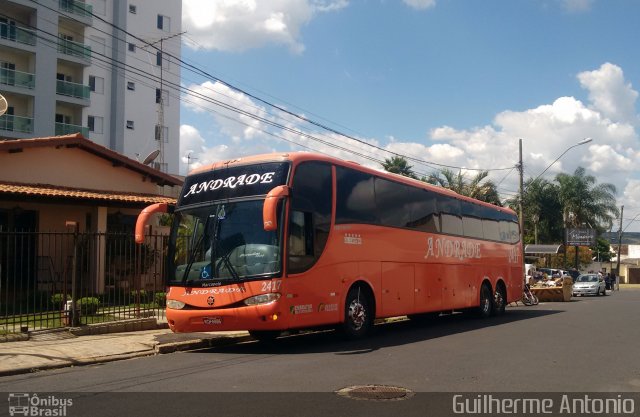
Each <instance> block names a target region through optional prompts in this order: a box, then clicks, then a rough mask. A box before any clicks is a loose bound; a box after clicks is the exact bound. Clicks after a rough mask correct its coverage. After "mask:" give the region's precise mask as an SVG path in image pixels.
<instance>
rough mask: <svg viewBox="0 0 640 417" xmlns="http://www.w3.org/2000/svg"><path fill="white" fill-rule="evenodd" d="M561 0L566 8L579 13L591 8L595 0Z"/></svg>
mask: <svg viewBox="0 0 640 417" xmlns="http://www.w3.org/2000/svg"><path fill="white" fill-rule="evenodd" d="M561 2H562V6H563V7H564V8H565V10H567V11H569V12H572V13H579V12H587V11H589V10H591V7H592V6H593V2H594V0H561Z"/></svg>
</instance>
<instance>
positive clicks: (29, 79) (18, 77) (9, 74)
mask: <svg viewBox="0 0 640 417" xmlns="http://www.w3.org/2000/svg"><path fill="white" fill-rule="evenodd" d="M0 84H3V85H10V86H13V87H22V88H28V89H30V90H31V89H33V88H34V87H35V86H36V75H35V74H30V73H28V72H22V71H16V70H12V69H7V68H0ZM87 88H88V87H87Z"/></svg>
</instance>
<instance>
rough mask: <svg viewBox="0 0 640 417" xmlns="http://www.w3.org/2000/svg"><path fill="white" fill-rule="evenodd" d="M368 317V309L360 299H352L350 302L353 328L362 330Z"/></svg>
mask: <svg viewBox="0 0 640 417" xmlns="http://www.w3.org/2000/svg"><path fill="white" fill-rule="evenodd" d="M366 319H367V311H366V309H365V306H364V305H363V304H362V303H361V302H360V300H359V299H353V300H351V303H350V304H349V321H350V323H351V327H352V328H353V330H356V331H358V330H360V329H362V327H363V326H364V323H365V321H366Z"/></svg>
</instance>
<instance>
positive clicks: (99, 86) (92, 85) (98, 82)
mask: <svg viewBox="0 0 640 417" xmlns="http://www.w3.org/2000/svg"><path fill="white" fill-rule="evenodd" d="M89 90H91V91H92V92H94V93H97V94H104V78H102V77H96V76H95V75H90V76H89Z"/></svg>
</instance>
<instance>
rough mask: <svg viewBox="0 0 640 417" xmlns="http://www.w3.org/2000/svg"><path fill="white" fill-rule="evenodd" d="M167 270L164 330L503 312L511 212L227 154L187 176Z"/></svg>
mask: <svg viewBox="0 0 640 417" xmlns="http://www.w3.org/2000/svg"><path fill="white" fill-rule="evenodd" d="M158 212H173V213H174V217H173V224H172V230H171V235H170V238H169V248H168V256H167V258H168V259H167V267H166V274H167V277H166V282H167V286H168V288H169V289H168V292H167V311H166V315H167V320H168V322H169V326H170V328H171V329H172V330H173V331H174V332H197V331H216V330H248V331H249V332H250V334H251V335H253V336H254V337H256V338H258V339H269V338H273V337H276V336H277V335H279V334H280V333H281V332H282V331H284V330H291V329H308V328H317V327H325V326H338V327H340V328H342V330H344V332H345V333H346V335H347V336H349V337H351V338H357V337H361V336H364V335H366V334H367V333H368V332H369V331H370V329H371V328H372V325H373V322H374V320H375V319H378V318H384V317H392V316H401V315H407V316H409V317H410V318H413V317H422V316H423V315H428V314H434V313H438V312H451V311H454V310H456V311H457V310H466V311H473V312H475V313H477V314H478V315H479V316H481V317H488V316H491V315H500V314H503V313H504V311H505V306H506V304H507V303H509V302H513V301H516V300H518V299H520V297H521V295H522V283H523V264H522V256H521V254H522V246H521V243H520V241H519V237H520V233H519V225H518V219H517V217H516V214H515V213H514V212H513V211H512V210H510V209H508V208H502V207H497V206H494V205H491V204H488V203H484V202H480V201H477V200H474V199H471V198H467V197H464V196H461V195H458V194H456V193H454V192H452V191H449V190H446V189H443V188H440V187H435V186H432V185H429V184H427V183H424V182H421V181H417V180H413V179H410V178H407V177H403V176H400V175H396V174H391V173H386V172H379V171H376V170H374V169H370V168H366V167H364V166H361V165H359V164H357V163H354V162H347V161H342V160H339V159H335V158H331V157H327V156H324V155H318V154H313V153H305V152H292V153H276V154H268V155H259V156H253V157H246V158H238V159H234V160H231V161H224V162H218V163H214V164H212V165H208V166H204V167H201V168H199V169H197V170H195V171H193V172H192V173H190V175H188V176H187V177H186V179H185V183H184V186H183V189H182V192H181V194H180V197H179V198H178V201H177V204H176V206H175V208H174V207H168V206H167V205H165V204H155V205H152V206H149V207H147V208H146V209H144V210H143V212H142V213H141V214H140V216H139V218H138V222H137V225H136V240H137V241H138V242H142V241H143V240H144V226H145V224H146V223H147V221H148V218H149V216H150V215H152V214H153V213H158Z"/></svg>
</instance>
